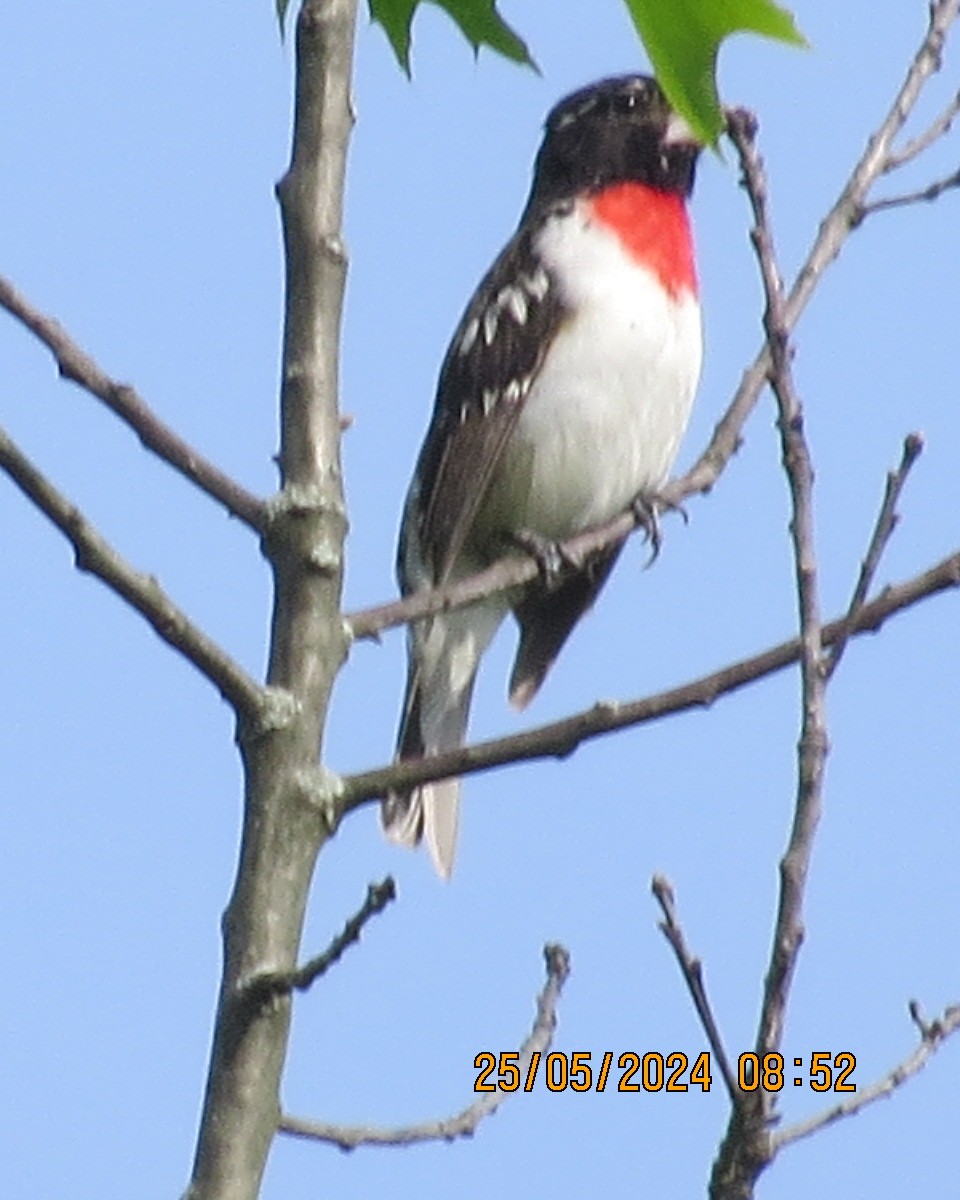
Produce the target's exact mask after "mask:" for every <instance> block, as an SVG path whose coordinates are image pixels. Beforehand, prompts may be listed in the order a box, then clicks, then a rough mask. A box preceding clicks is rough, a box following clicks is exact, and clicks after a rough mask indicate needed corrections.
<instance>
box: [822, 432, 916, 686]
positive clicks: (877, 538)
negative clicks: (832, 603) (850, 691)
mask: <svg viewBox="0 0 960 1200" xmlns="http://www.w3.org/2000/svg"><path fill="white" fill-rule="evenodd" d="M922 451H923V435H922V434H920V433H909V434H907V436H906V437H905V438H904V439H903V454H902V455H901V458H900V465H899V466H898V467H897V469H896V470H895V471H888V472H887V482H886V486H885V487H884V489H883V502H882V503H881V505H880V511H879V512H878V513H877V520H876V523H875V524H874V527H873V534H872V535H871V537H870V544H869V546H868V547H867V553H866V555H865V557H864V559H863V562H862V563H861V564H860V573H859V575H858V577H857V583H856V586H855V587H854V589H853V595H852V596H851V598H850V604H849V606H848V608H847V620H852V619H853V617H854V615H855V614H856V612H857V610H858V609H860V608H861V607H862V606H863V604H864V602H865V601H866V599H867V596H868V595H869V593H870V588H871V586H872V584H873V580H874V577H875V575H876V573H877V568H878V567H879V565H880V559H881V558H882V557H883V552H884V550H885V549H886V545H887V542H888V541H889V540H890V536H891V535H892V533H893V531H894V529H895V528H896V526H897V522H898V520H899V519H900V518H899V517H898V516H897V502H898V501H899V499H900V493H901V492H902V491H903V485H904V484H905V483H906V482H907V476H908V475H909V474H910V470H911V468H912V467H913V464H914V463H915V462H916V461H917V459H918V458H919V457H920V454H921V452H922ZM849 640H850V639H849V638H848V637H844V636H841V637H840V638H838V640H837V641H836V642H835V643H834V645H833V647H832V648H831V651H830V654H829V656H828V658H827V663H826V667H825V671H826V676H827V678H828V679H829V678H830V676H831V675H833V673H834V671H836V669H837V667H838V666H839V665H840V660H841V658H842V657H843V654H844V651H845V650H846V648H847V642H848V641H849Z"/></svg>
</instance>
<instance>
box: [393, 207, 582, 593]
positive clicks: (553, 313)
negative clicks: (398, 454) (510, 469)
mask: <svg viewBox="0 0 960 1200" xmlns="http://www.w3.org/2000/svg"><path fill="white" fill-rule="evenodd" d="M535 235H536V227H534V228H531V227H530V226H527V227H525V228H522V229H521V230H520V231H519V232H518V233H517V234H516V235H515V236H514V238H513V239H512V240H511V241H510V242H509V243H508V244H507V246H506V247H505V248H504V250H503V252H502V253H501V254H500V256H499V258H498V259H497V260H496V262H495V263H494V264H493V266H492V267H491V269H490V271H489V272H488V273H487V275H486V277H485V278H484V279H483V281H482V282H481V284H480V286H479V287H478V288H477V291H476V292H475V294H474V296H473V299H472V300H471V301H470V304H469V305H468V306H467V310H466V312H465V313H464V315H463V317H462V319H461V321H460V324H459V326H458V327H457V330H456V333H455V334H454V337H453V340H452V342H451V344H450V348H449V349H448V351H447V355H446V358H445V359H444V362H443V366H442V368H441V371H440V381H439V384H438V386H437V400H436V404H435V407H434V412H433V418H432V421H431V425H430V429H429V431H428V433H427V438H426V440H425V442H424V446H423V450H422V451H421V455H420V461H419V463H418V468H417V479H418V483H417V485H416V489H417V490H416V499H415V502H414V504H413V505H412V509H413V511H412V512H409V513H408V517H410V518H411V519H412V520H413V521H414V522H415V524H416V528H415V530H408V531H407V535H406V536H408V537H409V536H411V535H413V536H416V538H417V551H418V554H417V558H418V559H419V560H420V561H421V562H422V563H423V564H425V565H428V568H429V571H428V573H429V576H430V580H431V582H432V583H433V584H434V586H439V585H440V584H442V583H443V582H444V581H445V580H446V579H447V578H448V577H449V575H450V571H451V569H452V567H453V566H454V564H455V562H456V560H457V556H458V555H459V553H460V551H461V549H462V548H463V544H464V541H465V539H466V538H467V536H468V534H469V532H470V527H471V524H472V522H473V520H474V518H475V517H476V514H477V510H478V508H479V506H480V504H481V502H482V501H483V499H484V496H485V495H486V492H487V489H488V488H489V486H490V483H491V480H492V478H493V475H494V471H495V469H496V466H497V463H498V462H499V460H500V457H501V455H502V453H503V449H504V447H505V446H506V444H507V442H508V441H509V439H510V435H511V433H512V432H513V429H514V426H515V425H516V421H517V417H518V414H519V412H520V409H521V406H522V404H523V402H524V399H525V398H526V395H527V393H528V391H529V389H530V386H531V384H532V382H533V380H534V379H535V378H536V375H537V372H538V371H539V370H540V366H541V364H542V362H543V359H544V356H545V354H546V352H547V350H548V349H549V347H550V344H551V342H552V341H553V339H554V337H555V336H556V334H557V331H558V330H559V329H560V327H561V325H562V324H563V321H564V319H565V316H566V311H567V310H566V308H565V306H564V303H563V299H562V297H561V296H560V295H559V294H558V289H557V286H556V283H555V281H554V280H553V279H552V277H551V276H550V274H549V273H548V271H547V269H546V268H545V267H544V266H543V264H542V263H541V262H540V261H539V259H538V258H537V256H536V255H535V254H534V250H533V239H534V237H535ZM403 557H404V552H403V548H402V547H401V563H400V573H401V578H403V576H404V566H403ZM406 583H407V586H408V587H409V586H411V584H412V586H418V584H417V583H415V582H413V581H410V580H409V579H408V580H406Z"/></svg>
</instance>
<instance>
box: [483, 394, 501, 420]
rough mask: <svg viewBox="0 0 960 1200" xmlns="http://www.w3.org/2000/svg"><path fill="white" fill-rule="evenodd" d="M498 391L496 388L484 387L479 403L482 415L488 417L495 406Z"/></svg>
mask: <svg viewBox="0 0 960 1200" xmlns="http://www.w3.org/2000/svg"><path fill="white" fill-rule="evenodd" d="M497 399H498V392H497V389H496V388H484V389H483V396H482V398H481V403H482V404H483V415H484V416H485V417H489V415H490V414H491V413H492V412H493V410H494V408H495V407H496V403H497Z"/></svg>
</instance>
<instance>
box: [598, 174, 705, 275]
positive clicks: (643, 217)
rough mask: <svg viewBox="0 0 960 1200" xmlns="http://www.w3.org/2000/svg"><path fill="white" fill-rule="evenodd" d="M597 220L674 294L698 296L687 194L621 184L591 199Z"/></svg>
mask: <svg viewBox="0 0 960 1200" xmlns="http://www.w3.org/2000/svg"><path fill="white" fill-rule="evenodd" d="M589 205H590V210H591V213H592V215H593V217H594V219H595V220H596V221H598V222H599V223H600V224H601V225H604V226H606V227H607V228H608V229H610V230H612V232H613V233H615V234H616V235H617V237H618V238H619V239H620V241H621V242H622V244H623V246H624V248H625V249H626V250H627V251H628V252H629V253H630V254H631V255H632V256H633V257H634V258H635V259H636V260H637V262H640V263H642V264H643V265H644V266H645V267H648V268H649V269H650V270H651V271H653V273H654V274H655V275H656V276H657V278H658V279H659V280H660V282H661V283H662V284H663V286H664V287H665V288H666V289H667V291H668V292H669V293H670V294H671V295H672V296H678V295H679V294H680V293H681V292H690V293H692V294H693V295H696V294H697V268H696V265H695V263H694V261H693V238H692V236H691V233H690V221H689V218H688V217H687V207H686V204H685V203H684V201H683V197H682V196H680V195H678V194H677V193H676V192H663V191H660V190H659V189H657V188H652V187H647V185H646V184H643V183H618V184H615V185H614V186H613V187H608V188H606V189H604V191H602V192H598V193H597V195H595V196H593V197H592V198H591V199H590V201H589Z"/></svg>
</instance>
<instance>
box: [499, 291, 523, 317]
mask: <svg viewBox="0 0 960 1200" xmlns="http://www.w3.org/2000/svg"><path fill="white" fill-rule="evenodd" d="M504 293H506V295H505V306H506V308H508V309H509V310H510V314H511V316H512V317H513V319H514V320H515V321H516V323H517V324H518V325H523V324H524V322H525V321H526V319H527V298H526V296H525V295H524V294H523V292H522V290H521V289H520V288H518V287H509V288H504V289H503V292H501V295H504Z"/></svg>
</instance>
